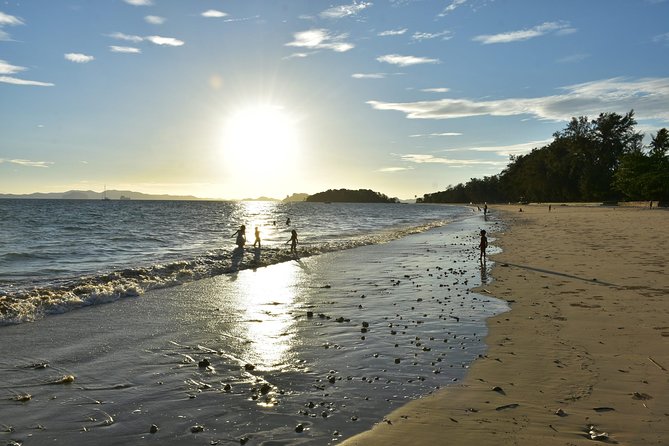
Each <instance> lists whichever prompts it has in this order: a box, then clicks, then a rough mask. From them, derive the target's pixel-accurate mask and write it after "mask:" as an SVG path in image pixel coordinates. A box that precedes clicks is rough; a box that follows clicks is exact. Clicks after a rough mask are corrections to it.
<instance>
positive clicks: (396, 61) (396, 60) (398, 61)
mask: <svg viewBox="0 0 669 446" xmlns="http://www.w3.org/2000/svg"><path fill="white" fill-rule="evenodd" d="M376 60H378V61H379V62H385V63H389V64H391V65H399V66H400V67H407V66H410V65H418V64H425V63H439V59H429V58H427V57H416V56H401V55H399V54H386V55H385V56H380V57H377V58H376Z"/></svg>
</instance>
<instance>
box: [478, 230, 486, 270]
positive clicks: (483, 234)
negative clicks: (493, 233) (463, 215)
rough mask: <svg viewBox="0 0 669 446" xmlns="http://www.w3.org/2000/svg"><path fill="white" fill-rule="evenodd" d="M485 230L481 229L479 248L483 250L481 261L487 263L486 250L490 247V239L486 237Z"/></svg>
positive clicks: (480, 256)
mask: <svg viewBox="0 0 669 446" xmlns="http://www.w3.org/2000/svg"><path fill="white" fill-rule="evenodd" d="M485 234H486V232H485V229H481V242H480V243H479V248H480V249H481V254H480V255H479V261H480V262H483V261H485V249H486V248H487V247H488V237H486V235H485Z"/></svg>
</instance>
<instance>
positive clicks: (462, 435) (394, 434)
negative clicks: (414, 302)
mask: <svg viewBox="0 0 669 446" xmlns="http://www.w3.org/2000/svg"><path fill="white" fill-rule="evenodd" d="M523 211H524V212H522V213H521V212H519V208H518V206H501V207H494V209H493V212H496V213H498V214H499V215H500V217H501V218H502V220H504V221H506V222H507V223H508V226H507V228H506V229H505V230H503V231H504V232H501V233H497V234H493V237H495V238H496V240H495V241H494V242H493V244H494V245H499V246H501V247H502V249H503V252H502V253H500V254H498V255H494V256H493V258H494V261H495V262H496V266H495V267H494V268H493V272H492V274H493V277H494V282H493V284H492V285H490V286H487V287H485V290H484V291H483V292H484V293H485V292H490V293H491V294H492V295H493V296H496V297H499V298H503V299H506V300H507V301H508V302H509V303H510V305H511V311H510V312H508V313H504V314H502V315H499V316H497V317H494V318H491V319H490V320H489V321H488V327H489V329H490V332H489V335H488V337H487V338H486V342H487V344H488V345H489V351H488V352H487V354H486V355H485V357H484V358H482V359H479V360H477V361H476V362H475V363H474V364H473V366H472V367H471V369H470V371H469V374H468V376H467V378H466V380H465V381H464V382H462V383H461V384H459V385H455V386H452V387H449V388H448V389H445V390H442V391H441V392H439V393H437V394H435V395H432V396H430V397H427V398H424V399H420V400H417V401H414V402H411V403H409V404H407V405H405V406H403V407H402V408H400V409H399V410H396V411H394V412H393V413H392V414H390V415H389V416H388V417H386V419H385V422H382V423H379V424H378V425H376V426H375V427H374V429H372V430H371V431H369V432H366V433H363V434H361V435H358V436H356V437H353V438H351V439H349V440H348V441H346V442H344V443H343V444H345V445H347V446H351V445H362V444H364V445H377V444H379V445H380V444H383V445H389V444H395V445H405V444H444V445H445V444H453V445H474V444H476V445H509V444H516V445H537V444H542V445H579V444H592V443H593V438H592V436H593V435H592V434H591V433H590V430H591V427H592V426H594V432H593V434H594V441H603V442H607V443H611V444H625V445H650V444H657V445H667V444H669V398H667V394H668V393H669V299H667V297H668V296H669V280H668V279H667V265H668V264H669V242H668V240H669V213H668V212H666V211H663V210H648V209H647V208H646V209H641V208H603V207H585V206H584V207H578V206H553V209H552V211H551V212H549V211H548V207H547V206H539V205H537V206H523Z"/></svg>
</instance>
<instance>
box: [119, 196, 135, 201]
mask: <svg viewBox="0 0 669 446" xmlns="http://www.w3.org/2000/svg"><path fill="white" fill-rule="evenodd" d="M119 200H122V201H127V200H132V198H130V197H126V196H125V195H121V197H120V198H119Z"/></svg>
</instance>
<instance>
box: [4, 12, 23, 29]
mask: <svg viewBox="0 0 669 446" xmlns="http://www.w3.org/2000/svg"><path fill="white" fill-rule="evenodd" d="M6 25H9V26H15V25H23V20H21V19H19V18H18V17H14V16H13V15H9V14H5V13H4V12H2V11H0V26H6Z"/></svg>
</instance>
